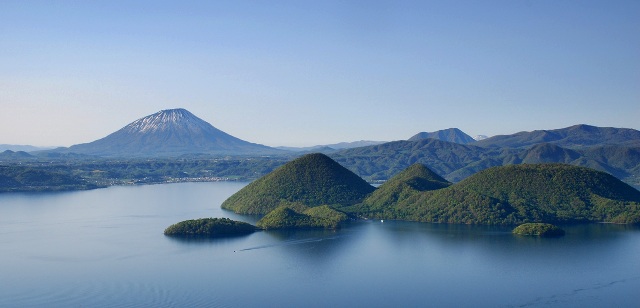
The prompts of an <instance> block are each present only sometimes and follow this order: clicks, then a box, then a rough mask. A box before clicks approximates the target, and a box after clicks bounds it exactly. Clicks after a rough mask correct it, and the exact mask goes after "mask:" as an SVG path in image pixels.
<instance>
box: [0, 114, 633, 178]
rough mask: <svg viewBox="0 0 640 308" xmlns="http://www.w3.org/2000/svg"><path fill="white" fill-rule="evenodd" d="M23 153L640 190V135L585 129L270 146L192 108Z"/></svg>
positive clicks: (9, 156)
mask: <svg viewBox="0 0 640 308" xmlns="http://www.w3.org/2000/svg"><path fill="white" fill-rule="evenodd" d="M16 150H17V149H15V150H5V151H3V152H0V161H3V162H9V161H21V160H22V161H27V160H31V161H38V160H42V159H46V160H83V159H86V158H91V159H94V158H95V157H105V158H125V159H126V158H136V157H158V158H160V157H162V158H171V157H178V156H180V157H190V158H194V159H197V158H205V159H206V158H208V157H210V156H211V155H225V156H226V155H235V156H263V155H268V156H277V157H278V161H280V162H281V161H286V160H288V159H289V158H288V157H295V156H299V155H302V154H303V153H305V152H323V153H327V154H328V155H330V156H331V157H332V158H333V159H335V160H336V161H338V162H339V163H340V164H342V165H343V166H345V167H347V168H349V169H350V170H351V171H353V172H355V173H356V174H358V175H359V176H361V177H363V178H365V179H366V180H368V181H385V180H388V179H389V178H391V177H392V176H394V175H395V174H397V173H399V172H400V171H402V170H403V169H405V168H407V167H409V166H410V165H412V164H414V163H421V164H424V165H426V166H428V167H429V168H430V169H432V170H434V171H435V172H436V173H438V174H440V175H442V176H443V177H444V178H446V179H447V180H448V181H451V182H458V181H460V180H462V179H464V178H466V177H468V176H470V175H472V174H474V173H477V172H479V171H481V170H484V169H487V168H490V167H496V166H503V165H512V164H527V163H566V164H571V165H576V166H582V167H589V168H593V169H596V170H600V171H605V172H608V173H610V174H612V175H614V176H616V177H618V178H619V179H622V180H623V181H625V182H627V183H629V184H631V185H634V186H635V187H640V131H638V130H635V129H629V128H613V127H596V126H590V125H584V124H581V125H574V126H570V127H566V128H561V129H552V130H535V131H531V132H519V133H515V134H512V135H500V136H493V137H490V138H486V139H483V140H478V141H475V140H473V138H471V137H470V136H469V135H467V134H465V133H464V132H462V131H461V130H459V129H457V128H450V129H445V130H440V131H436V132H431V133H426V132H423V133H419V134H416V135H415V136H412V137H411V138H410V139H409V140H405V141H393V142H381V141H356V142H343V143H336V144H329V145H322V146H315V147H309V148H285V147H281V148H271V147H267V146H264V145H260V144H255V143H251V142H247V141H244V140H241V139H238V138H236V137H233V136H231V135H229V134H227V133H225V132H223V131H221V130H219V129H217V128H215V127H213V126H212V125H211V124H209V123H207V122H205V121H204V120H202V119H200V118H198V117H196V116H195V115H193V114H192V113H190V112H189V111H187V110H185V109H170V110H162V111H160V112H157V113H155V114H152V115H150V116H147V117H143V118H141V119H138V120H136V121H134V122H132V123H130V124H129V125H127V126H125V127H123V128H122V129H120V130H118V131H116V132H114V133H112V134H110V135H108V136H106V137H104V138H102V139H99V140H96V141H93V142H90V143H85V144H78V145H74V146H71V147H69V148H58V149H53V150H46V151H32V152H29V153H27V152H25V151H16ZM273 164H274V163H273V162H269V166H268V167H266V168H261V167H260V164H259V163H258V162H255V163H254V165H255V166H254V167H252V168H255V170H254V174H255V175H256V176H259V175H261V174H264V170H272V168H273V167H274V166H273ZM147 169H148V168H147ZM216 170H217V169H216ZM156 176H157V175H156ZM214 176H215V174H214ZM225 176H226V175H225Z"/></svg>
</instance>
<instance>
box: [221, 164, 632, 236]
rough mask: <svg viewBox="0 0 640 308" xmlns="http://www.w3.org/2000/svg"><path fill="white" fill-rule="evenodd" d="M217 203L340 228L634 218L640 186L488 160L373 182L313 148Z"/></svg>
mask: <svg viewBox="0 0 640 308" xmlns="http://www.w3.org/2000/svg"><path fill="white" fill-rule="evenodd" d="M222 207H223V208H224V209H229V210H232V211H234V212H236V213H239V214H261V215H265V216H264V217H263V218H262V219H261V220H260V221H258V223H257V224H256V225H257V226H256V227H257V228H258V229H282V228H339V227H340V226H341V225H342V224H344V223H345V222H347V221H348V220H350V219H392V220H406V221H418V222H433V223H457V224H484V225H519V224H524V223H583V222H611V223H627V224H628V223H640V191H638V190H636V189H635V188H633V187H631V186H629V185H628V184H625V183H623V182H622V181H620V180H618V179H617V178H615V177H613V176H611V175H610V174H607V173H604V172H600V171H596V170H593V169H588V168H584V167H576V166H571V165H564V164H522V165H511V166H505V167H493V168H489V169H486V170H484V171H481V172H478V173H477V174H474V175H472V176H470V177H468V178H466V179H465V180H463V181H461V182H459V183H456V184H453V183H450V182H448V181H447V180H445V179H444V178H442V177H441V176H439V175H438V174H436V173H434V172H433V171H431V170H430V169H429V168H427V167H426V166H424V165H422V164H414V165H411V166H410V167H409V168H407V169H405V170H404V171H402V172H400V173H399V174H397V175H396V176H394V177H393V178H391V179H390V180H388V181H386V182H385V183H384V184H382V185H380V186H379V187H378V188H375V187H373V186H371V185H370V184H368V183H367V182H366V181H364V180H363V179H362V178H360V177H359V176H357V175H356V174H354V173H353V172H351V171H349V170H348V169H346V168H345V167H343V166H341V165H340V164H338V163H337V162H336V161H334V160H333V159H331V158H329V157H328V156H326V155H324V154H319V153H316V154H308V155H305V156H302V157H300V158H297V159H295V160H293V161H291V162H288V163H286V164H284V165H283V166H281V167H279V168H277V169H275V170H274V171H272V172H271V173H269V174H267V175H266V176H264V177H262V178H260V179H258V180H256V181H254V182H252V183H250V184H249V185H247V186H245V187H244V188H242V189H241V190H240V191H238V192H236V193H235V194H234V195H232V196H231V197H229V198H228V199H227V200H226V201H225V202H223V204H222ZM535 228H542V227H541V226H540V225H535V226H534V229H535ZM545 228H546V227H545ZM542 229H544V228H542ZM556 234H557V233H556Z"/></svg>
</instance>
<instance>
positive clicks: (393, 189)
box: [345, 164, 451, 216]
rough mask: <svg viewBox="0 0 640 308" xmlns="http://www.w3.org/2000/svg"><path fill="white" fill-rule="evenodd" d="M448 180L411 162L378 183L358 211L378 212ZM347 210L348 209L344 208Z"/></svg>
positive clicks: (445, 184)
mask: <svg viewBox="0 0 640 308" xmlns="http://www.w3.org/2000/svg"><path fill="white" fill-rule="evenodd" d="M449 185H451V183H450V182H448V181H447V180H445V179H443V178H442V177H441V176H439V175H437V174H436V173H435V172H433V171H431V170H429V168H427V167H426V166H425V165H422V164H413V165H411V166H409V168H407V169H405V170H404V171H402V172H400V173H399V174H398V175H396V176H394V177H393V178H391V179H390V180H389V181H387V182H385V183H384V184H382V185H380V187H378V188H377V189H376V190H375V191H374V192H373V193H371V194H370V195H369V196H368V197H367V198H366V203H365V204H363V205H358V206H356V207H355V208H357V209H358V210H357V211H358V212H359V213H360V214H361V215H365V216H366V213H369V212H380V211H384V209H386V208H388V207H390V206H392V205H393V204H395V203H397V202H398V201H401V200H405V199H407V198H410V197H412V196H414V195H416V193H418V192H422V191H430V190H436V189H441V188H445V187H448V186H449ZM345 210H348V211H349V209H348V208H347V209H345Z"/></svg>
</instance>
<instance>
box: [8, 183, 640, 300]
mask: <svg viewBox="0 0 640 308" xmlns="http://www.w3.org/2000/svg"><path fill="white" fill-rule="evenodd" d="M244 185H246V183H234V182H217V183H180V184H166V185H148V186H122V187H110V188H105V189H98V190H91V191H76V192H56V193H8V194H0V264H1V267H0V307H32V306H36V307H38V306H47V307H52V306H53V307H56V306H57V307H69V306H83V307H87V306H91V307H149V306H151V307H193V306H209V307H335V306H338V307H394V306H395V307H425V306H430V307H460V306H466V307H537V306H545V307H549V306H551V307H640V295H638V292H639V290H640V262H639V260H640V259H639V256H640V228H639V227H637V226H620V225H610V224H591V225H580V226H563V227H564V228H565V230H566V231H567V235H566V236H564V237H562V238H550V239H541V238H529V237H517V236H513V235H511V234H510V231H511V228H503V227H487V226H466V225H438V224H425V223H411V222H397V221H384V222H381V221H362V222H355V223H353V224H351V225H349V226H347V227H345V228H343V229H341V230H337V231H328V230H306V231H261V232H256V233H254V234H251V235H248V236H241V237H234V238H225V239H210V240H180V239H175V238H170V237H166V236H164V235H163V231H164V229H165V228H166V227H168V226H169V225H171V224H173V223H176V222H179V221H182V220H186V219H195V218H203V217H228V218H231V219H235V220H242V221H246V222H250V223H255V222H256V221H257V217H252V216H242V215H237V214H234V213H232V212H228V211H224V210H222V209H220V204H221V203H222V201H224V200H225V199H226V198H227V197H229V196H230V195H232V194H233V193H234V192H236V191H238V190H239V189H240V188H242V187H243V186H244Z"/></svg>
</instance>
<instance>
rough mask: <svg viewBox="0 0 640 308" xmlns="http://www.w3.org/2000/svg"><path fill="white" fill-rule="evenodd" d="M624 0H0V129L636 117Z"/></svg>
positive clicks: (312, 135)
mask: <svg viewBox="0 0 640 308" xmlns="http://www.w3.org/2000/svg"><path fill="white" fill-rule="evenodd" d="M639 29H640V2H639V1H552V0H542V1H526V0H523V1H519V0H516V1H506V0H505V1H276V2H268V1H180V2H172V1H80V2H78V1H14V0H5V1H0V106H1V107H2V112H1V113H0V144H30V145H37V146H70V145H72V144H78V143H86V142H91V141H94V140H96V139H99V138H102V137H105V136H106V135H108V134H110V133H112V132H114V131H116V130H118V129H120V128H122V127H123V126H125V125H127V124H128V123H130V122H132V121H134V120H136V119H138V118H141V117H144V116H147V115H150V114H153V113H155V112H157V111H160V110H163V109H171V108H185V109H187V110H189V111H191V112H192V113H194V114H195V115H196V116H198V117H200V118H202V119H203V120H205V121H207V122H209V123H211V124H212V125H213V126H215V127H216V128H218V129H220V130H223V131H225V132H227V133H229V134H231V135H233V136H235V137H238V138H241V139H243V140H246V141H250V142H255V143H261V144H265V145H269V146H311V145H317V144H329V143H337V142H343V141H355V140H382V141H384V140H399V139H407V138H409V137H411V136H412V135H414V134H416V133H418V132H421V131H436V130H440V129H446V128H449V127H457V128H460V129H461V130H463V131H464V132H465V133H467V134H469V135H472V136H473V135H478V134H483V135H498V134H512V133H515V132H519V131H531V130H536V129H556V128H563V127H568V126H571V125H574V124H590V125H596V126H607V127H626V128H634V129H640V122H638V119H640V107H639V106H640V87H639V85H640V35H638V30H639Z"/></svg>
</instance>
